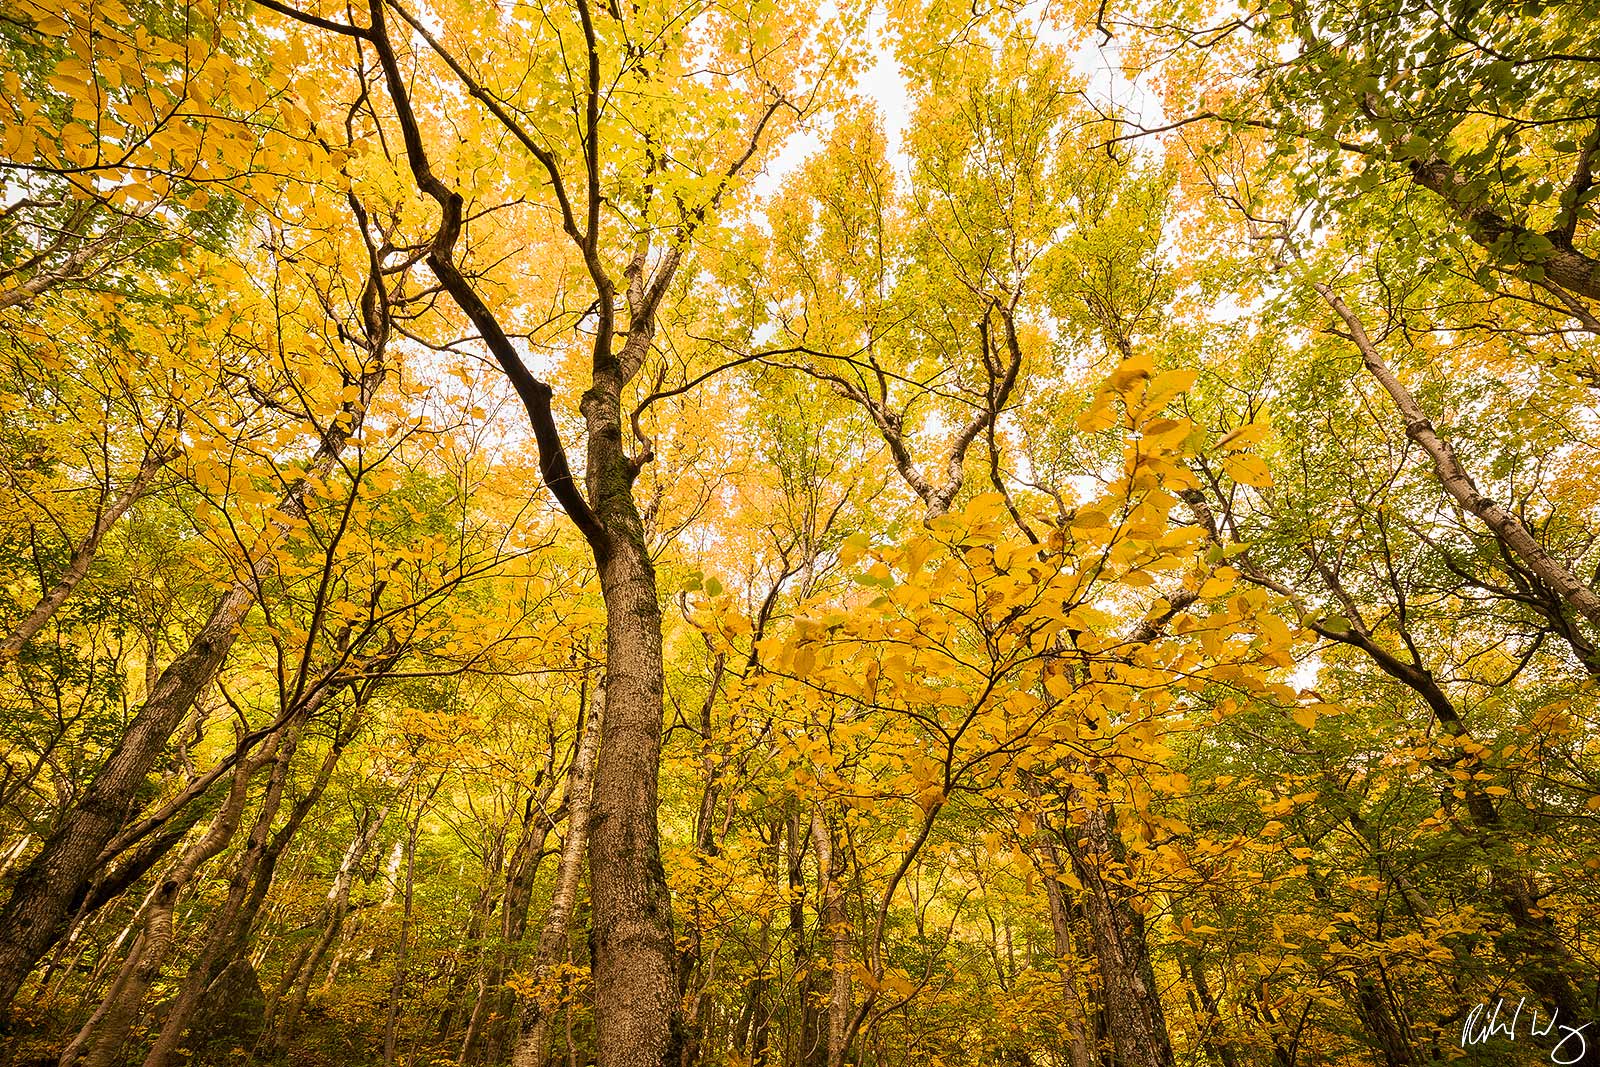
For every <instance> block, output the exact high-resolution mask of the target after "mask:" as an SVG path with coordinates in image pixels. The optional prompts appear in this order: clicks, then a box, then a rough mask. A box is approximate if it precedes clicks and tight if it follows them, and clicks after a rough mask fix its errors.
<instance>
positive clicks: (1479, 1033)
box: [1461, 997, 1594, 1064]
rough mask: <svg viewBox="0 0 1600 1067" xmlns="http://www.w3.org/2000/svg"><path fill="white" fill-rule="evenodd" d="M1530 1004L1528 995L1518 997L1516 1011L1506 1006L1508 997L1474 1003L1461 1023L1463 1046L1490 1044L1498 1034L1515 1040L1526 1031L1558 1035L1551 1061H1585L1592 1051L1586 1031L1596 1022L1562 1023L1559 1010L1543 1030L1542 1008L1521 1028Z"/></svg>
mask: <svg viewBox="0 0 1600 1067" xmlns="http://www.w3.org/2000/svg"><path fill="white" fill-rule="evenodd" d="M1526 1003H1527V998H1526V997H1523V998H1522V999H1521V1000H1518V1001H1517V1006H1516V1009H1515V1010H1512V1009H1510V1008H1508V1007H1507V1006H1506V1001H1505V998H1504V997H1501V998H1499V999H1497V1000H1495V1001H1494V1002H1493V1003H1490V1002H1489V1001H1484V1002H1483V1003H1482V1004H1474V1005H1473V1006H1472V1010H1471V1011H1469V1012H1467V1018H1466V1021H1465V1022H1463V1023H1462V1024H1461V1047H1462V1048H1464V1049H1467V1048H1472V1047H1473V1046H1474V1045H1482V1044H1486V1043H1488V1042H1489V1041H1492V1040H1494V1039H1495V1038H1497V1037H1503V1038H1505V1039H1506V1040H1507V1041H1515V1040H1517V1038H1518V1036H1520V1035H1522V1034H1524V1033H1525V1034H1526V1036H1528V1037H1530V1038H1550V1037H1551V1036H1557V1037H1558V1038H1559V1040H1557V1041H1556V1043H1555V1045H1554V1046H1553V1047H1552V1048H1551V1049H1550V1062H1551V1063H1555V1064H1571V1063H1579V1062H1581V1061H1582V1060H1583V1058H1584V1056H1585V1055H1586V1054H1587V1053H1588V1051H1589V1039H1588V1038H1587V1037H1585V1036H1584V1033H1583V1032H1584V1031H1585V1030H1587V1029H1588V1028H1589V1027H1590V1026H1593V1025H1594V1024H1593V1022H1587V1023H1583V1024H1582V1025H1581V1026H1568V1025H1566V1024H1565V1023H1561V1022H1559V1019H1560V1017H1561V1011H1560V1010H1559V1009H1557V1010H1556V1011H1555V1012H1553V1013H1551V1015H1550V1017H1549V1021H1547V1022H1546V1023H1545V1024H1544V1028H1543V1029H1540V1028H1539V1009H1538V1008H1530V1009H1529V1012H1530V1014H1531V1015H1532V1018H1531V1020H1530V1021H1529V1023H1528V1026H1527V1029H1526V1030H1525V1031H1524V1030H1519V1029H1518V1027H1519V1026H1520V1025H1521V1023H1522V1009H1523V1008H1524V1007H1525V1006H1526Z"/></svg>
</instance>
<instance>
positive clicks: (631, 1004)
mask: <svg viewBox="0 0 1600 1067" xmlns="http://www.w3.org/2000/svg"><path fill="white" fill-rule="evenodd" d="M629 340H630V341H632V338H631V337H630V339H629ZM645 340H646V341H648V337H646V338H645ZM621 387H622V376H621V374H620V372H619V371H605V370H603V369H597V373H596V387H595V388H594V389H591V390H590V391H589V392H588V393H587V394H585V396H584V403H583V412H584V416H585V418H586V419H587V421H588V429H589V446H590V447H589V482H590V485H591V489H590V497H591V499H592V500H593V501H594V510H595V514H596V516H597V517H598V518H599V520H600V522H601V524H602V526H603V527H604V531H605V532H604V535H603V537H604V540H603V542H602V544H601V545H600V546H598V547H597V548H596V551H595V555H596V562H597V563H598V565H599V571H600V590H601V593H602V595H603V596H604V598H605V604H606V666H605V700H606V710H605V718H604V723H605V724H604V727H603V730H602V736H601V740H600V755H599V759H598V760H597V762H596V766H595V779H594V820H593V829H592V830H591V839H590V845H589V886H590V893H591V896H592V898H593V901H594V997H595V1020H596V1023H597V1025H598V1028H599V1036H600V1047H601V1048H602V1049H603V1050H605V1051H604V1053H603V1058H602V1062H603V1064H604V1065H605V1067H664V1065H665V1064H667V1063H669V1062H670V1061H671V1060H672V1059H673V1058H674V1056H675V1052H676V1049H677V1046H678V1043H679V1042H680V1041H681V1039H682V1034H681V1023H680V1019H679V1014H678V1005H677V995H676V994H677V990H676V981H675V979H676V968H675V966H674V957H675V952H674V943H673V931H672V900H671V897H670V896H669V895H668V891H667V878H666V872H665V870H663V868H662V866H661V841H660V833H659V829H658V827H657V825H656V807H657V787H658V783H657V776H658V774H659V772H660V765H661V716H662V688H663V673H662V672H663V667H662V658H661V604H660V602H659V600H658V599H657V596H656V575H655V565H654V563H653V562H652V561H651V559H650V551H649V548H648V546H647V545H646V544H645V539H644V527H643V523H642V522H641V520H640V518H639V511H638V508H637V507H636V506H635V504H634V500H633V493H632V485H631V483H632V480H633V473H634V472H633V471H632V470H631V469H630V467H629V462H628V460H627V457H625V456H624V455H623V453H622V448H621V445H622V422H621V408H620V402H619V399H618V398H619V396H620V391H621Z"/></svg>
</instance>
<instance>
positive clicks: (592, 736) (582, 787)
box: [511, 686, 654, 1067]
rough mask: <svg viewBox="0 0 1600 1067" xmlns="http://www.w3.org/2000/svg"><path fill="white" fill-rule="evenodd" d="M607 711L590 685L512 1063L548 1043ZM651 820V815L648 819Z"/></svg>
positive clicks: (542, 1053) (545, 1051)
mask: <svg viewBox="0 0 1600 1067" xmlns="http://www.w3.org/2000/svg"><path fill="white" fill-rule="evenodd" d="M609 717H610V692H609V690H607V689H606V688H605V687H604V686H602V687H601V688H599V689H598V690H596V692H595V694H594V696H593V698H592V699H591V700H590V702H589V710H588V717H587V718H586V719H585V720H584V723H583V733H582V738H581V740H580V741H579V743H578V751H577V754H576V755H574V756H573V759H572V770H571V771H570V772H568V776H567V837H566V840H564V841H562V842H561V860H560V862H559V864H558V865H557V867H556V887H555V892H554V893H553V894H552V896H551V898H550V910H549V912H547V913H546V914H545V919H544V926H543V927H542V928H541V929H540V930H539V944H538V947H537V948H536V949H535V950H534V957H533V966H532V968H531V969H530V972H529V975H530V977H531V978H532V979H533V981H534V983H535V985H536V987H537V992H536V993H535V995H534V997H532V998H531V999H530V1000H529V1002H528V1004H527V1006H526V1007H525V1008H524V1014H523V1017H522V1033H521V1034H520V1035H519V1036H518V1038H517V1045H516V1049H515V1051H514V1052H513V1053H512V1057H511V1063H512V1067H544V1064H545V1062H546V1059H547V1058H548V1056H549V1049H550V1025H551V1021H552V1019H553V1017H554V1015H555V1006H556V1000H555V997H554V996H553V995H552V994H553V992H554V991H553V990H550V989H547V986H548V985H549V984H550V970H551V968H553V967H554V966H555V965H556V964H557V963H559V962H560V961H561V959H562V958H563V957H565V956H566V953H567V935H568V929H569V927H570V926H571V923H572V911H573V907H574V905H575V904H576V903H577V900H578V876H579V875H580V873H581V872H582V870H583V857H584V852H585V850H586V848H588V847H589V833H590V827H591V825H592V822H593V821H592V819H591V815H590V813H591V811H592V810H593V808H592V806H591V805H592V800H591V793H592V792H593V784H592V782H593V775H594V767H595V762H596V759H597V756H598V754H599V750H600V747H601V745H602V744H603V743H604V741H603V740H602V739H603V737H604V732H605V720H606V719H608V718H609ZM651 824H652V825H654V820H651ZM589 878H590V892H591V893H592V892H593V879H594V873H593V870H592V869H591V872H590V875H589ZM595 922H596V923H597V924H598V922H599V917H598V915H597V916H596V918H595Z"/></svg>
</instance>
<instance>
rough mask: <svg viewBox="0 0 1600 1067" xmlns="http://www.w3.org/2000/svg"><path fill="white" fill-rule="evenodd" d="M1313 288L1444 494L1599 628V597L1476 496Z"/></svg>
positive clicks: (1382, 369)
mask: <svg viewBox="0 0 1600 1067" xmlns="http://www.w3.org/2000/svg"><path fill="white" fill-rule="evenodd" d="M1312 288H1313V289H1315V290H1316V291H1317V294H1318V295H1319V296H1321V297H1322V299H1323V300H1325V301H1326V302H1327V304H1328V306H1329V307H1331V308H1333V310H1334V311H1335V312H1336V313H1337V314H1338V316H1339V318H1341V319H1343V320H1344V324H1345V326H1346V328H1348V329H1349V331H1350V339H1351V341H1353V342H1354V343H1355V346H1356V348H1357V349H1358V350H1360V352H1361V359H1362V361H1363V362H1364V363H1365V364H1366V367H1367V370H1368V371H1370V372H1371V374H1372V376H1373V377H1374V378H1376V379H1377V380H1378V384H1380V385H1382V386H1383V388H1384V391H1385V392H1387V393H1388V394H1389V396H1390V398H1391V399H1392V400H1393V401H1394V403H1395V407H1396V408H1398V409H1399V411H1400V414H1401V416H1402V417H1403V418H1404V419H1405V424H1406V436H1407V437H1409V438H1411V439H1412V440H1413V441H1415V442H1416V443H1417V444H1419V445H1421V446H1422V450H1423V451H1424V452H1426V453H1427V454H1428V458H1429V459H1431V460H1432V461H1433V469H1434V473H1435V474H1436V475H1437V476H1438V479H1439V484H1440V485H1442V486H1444V488H1445V491H1446V492H1447V493H1449V494H1450V495H1451V496H1452V497H1454V498H1455V500H1456V502H1457V503H1458V504H1460V505H1461V506H1462V508H1464V509H1465V510H1467V511H1469V512H1471V513H1472V514H1473V515H1476V516H1477V517H1478V518H1479V519H1481V520H1482V521H1483V523H1484V525H1485V526H1488V527H1489V529H1490V530H1491V531H1493V533H1494V535H1495V537H1496V538H1498V539H1499V541H1500V543H1501V544H1503V545H1505V546H1506V548H1508V549H1510V550H1511V551H1512V552H1513V553H1515V554H1516V555H1517V557H1518V558H1520V559H1521V560H1522V561H1523V562H1524V563H1526V564H1527V565H1528V569H1529V570H1531V571H1533V573H1535V574H1537V575H1538V576H1539V578H1540V579H1541V580H1543V581H1545V582H1547V583H1549V585H1550V588H1552V589H1554V590H1555V591H1556V592H1558V593H1560V594H1561V597H1562V599H1564V600H1565V601H1566V602H1567V603H1568V604H1571V605H1572V607H1573V608H1574V609H1575V610H1576V611H1578V613H1579V614H1581V615H1582V616H1583V617H1584V618H1586V619H1588V620H1589V622H1591V623H1593V624H1594V625H1596V626H1600V596H1597V595H1596V594H1595V592H1594V590H1592V589H1590V588H1589V586H1588V585H1586V584H1584V583H1583V582H1582V581H1581V580H1579V578H1578V576H1577V575H1575V574H1573V573H1572V571H1571V569H1570V568H1568V567H1566V566H1564V565H1563V564H1561V563H1560V562H1558V561H1557V560H1555V559H1554V558H1552V557H1551V556H1550V554H1549V553H1548V552H1546V551H1545V549H1544V546H1543V545H1541V544H1540V543H1539V542H1538V541H1537V540H1536V539H1535V538H1534V536H1533V534H1531V533H1529V532H1528V528H1527V527H1526V526H1524V525H1523V524H1522V521H1521V520H1520V519H1518V518H1517V517H1516V516H1515V515H1513V514H1512V513H1511V512H1510V511H1507V510H1506V509H1505V508H1504V507H1503V506H1501V505H1500V504H1499V503H1498V502H1496V501H1494V500H1491V499H1489V498H1488V497H1486V496H1484V495H1483V494H1482V493H1481V492H1479V491H1478V486H1477V483H1476V482H1474V481H1473V480H1472V476H1471V475H1470V474H1468V473H1467V471H1466V468H1465V467H1463V466H1462V465H1461V461H1460V459H1458V458H1457V456H1456V452H1455V449H1454V448H1453V447H1451V445H1450V442H1449V441H1447V440H1446V439H1445V438H1443V437H1442V436H1440V435H1439V432H1438V431H1437V430H1435V429H1434V426H1433V423H1432V422H1431V421H1429V419H1428V416H1427V414H1426V413H1425V412H1424V411H1423V410H1422V406H1421V405H1420V404H1418V403H1417V401H1416V398H1415V397H1413V396H1412V395H1411V393H1410V391H1409V390H1407V389H1406V387H1405V386H1404V385H1402V384H1401V382H1400V379H1398V378H1396V377H1395V375H1394V371H1392V370H1391V369H1390V368H1389V365H1388V363H1386V362H1385V361H1384V359H1383V356H1382V355H1381V354H1380V353H1379V352H1378V347H1377V345H1375V344H1373V343H1372V338H1371V337H1369V336H1368V335H1367V331H1366V328H1365V327H1363V326H1362V324H1361V320H1360V319H1359V318H1358V317H1357V316H1356V314H1355V312H1353V311H1352V310H1350V305H1348V304H1346V303H1345V302H1344V299H1343V298H1342V297H1340V296H1339V294H1338V293H1335V292H1334V291H1333V290H1332V289H1331V288H1329V287H1328V286H1327V285H1326V284H1324V283H1322V282H1313V283H1312Z"/></svg>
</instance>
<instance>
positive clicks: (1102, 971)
mask: <svg viewBox="0 0 1600 1067" xmlns="http://www.w3.org/2000/svg"><path fill="white" fill-rule="evenodd" d="M1062 843H1063V844H1064V845H1065V846H1066V851H1067V855H1068V856H1069V857H1070V859H1071V861H1072V868H1073V873H1074V874H1075V875H1076V876H1077V878H1078V880H1079V881H1080V882H1081V883H1082V884H1083V908H1084V913H1085V915H1086V916H1087V918H1088V920H1089V930H1090V933H1091V935H1092V936H1093V938H1094V947H1095V953H1094V955H1095V964H1096V967H1097V969H1098V971H1099V975H1100V996H1101V1000H1102V1015H1103V1017H1104V1019H1105V1024H1106V1029H1107V1030H1108V1031H1109V1033H1110V1037H1111V1044H1112V1048H1113V1049H1114V1051H1115V1053H1116V1060H1117V1063H1118V1064H1119V1065H1122V1067H1173V1065H1174V1060H1173V1055H1172V1043H1171V1039H1170V1038H1169V1036H1168V1034H1167V1021H1166V1015H1165V1012H1164V1011H1163V1009H1162V1006H1161V997H1160V993H1159V991H1158V990H1157V988H1156V979H1155V969H1154V967H1153V966H1152V965H1151V962H1150V946H1149V942H1148V940H1147V939H1146V937H1145V928H1144V917H1143V916H1142V915H1140V914H1139V913H1138V912H1137V911H1136V910H1134V908H1133V906H1132V902H1131V901H1130V900H1129V899H1128V894H1127V890H1126V888H1125V887H1124V886H1123V884H1122V881H1121V877H1122V874H1121V872H1123V871H1125V870H1126V868H1127V857H1126V854H1125V850H1124V848H1123V845H1122V839H1121V837H1120V836H1119V835H1118V832H1117V828H1116V824H1115V822H1114V816H1113V814H1112V810H1111V808H1110V806H1109V805H1107V804H1106V803H1104V802H1103V801H1098V800H1095V801H1090V802H1088V803H1086V804H1084V805H1083V807H1082V824H1081V826H1077V827H1070V828H1068V829H1067V831H1066V832H1065V833H1063V834H1062Z"/></svg>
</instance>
